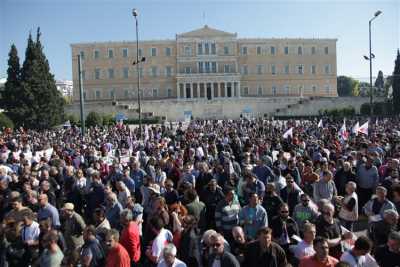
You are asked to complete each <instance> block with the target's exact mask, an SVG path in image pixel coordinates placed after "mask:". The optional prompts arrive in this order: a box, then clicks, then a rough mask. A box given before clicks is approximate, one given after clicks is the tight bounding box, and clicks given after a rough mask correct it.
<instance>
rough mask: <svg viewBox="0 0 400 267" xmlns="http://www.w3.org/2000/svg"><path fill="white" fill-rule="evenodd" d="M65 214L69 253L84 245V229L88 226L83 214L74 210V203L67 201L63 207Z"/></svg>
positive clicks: (65, 230) (65, 231) (65, 234)
mask: <svg viewBox="0 0 400 267" xmlns="http://www.w3.org/2000/svg"><path fill="white" fill-rule="evenodd" d="M62 210H63V212H64V216H65V222H64V232H63V234H64V237H65V242H66V243H67V255H69V254H71V253H72V252H73V251H75V250H76V249H78V248H80V247H81V246H82V245H83V243H84V242H83V230H84V229H85V228H86V224H85V221H84V220H83V219H82V217H81V215H79V214H78V213H76V212H75V211H74V204H72V203H65V204H64V207H63V208H62Z"/></svg>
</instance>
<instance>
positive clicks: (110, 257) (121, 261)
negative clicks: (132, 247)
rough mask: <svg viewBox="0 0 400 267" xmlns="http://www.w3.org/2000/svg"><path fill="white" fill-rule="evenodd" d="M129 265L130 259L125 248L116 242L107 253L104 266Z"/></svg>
mask: <svg viewBox="0 0 400 267" xmlns="http://www.w3.org/2000/svg"><path fill="white" fill-rule="evenodd" d="M116 266H118V267H131V259H130V258H129V255H128V252H126V249H125V248H124V247H123V246H121V244H118V245H117V246H116V247H115V248H112V249H111V250H110V251H109V252H108V254H107V261H106V267H116Z"/></svg>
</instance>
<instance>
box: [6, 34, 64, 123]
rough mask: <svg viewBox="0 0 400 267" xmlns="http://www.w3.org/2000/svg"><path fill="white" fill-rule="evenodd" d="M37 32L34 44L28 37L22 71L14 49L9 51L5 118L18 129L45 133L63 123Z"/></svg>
mask: <svg viewBox="0 0 400 267" xmlns="http://www.w3.org/2000/svg"><path fill="white" fill-rule="evenodd" d="M40 35H41V34H40V29H38V31H37V35H36V42H34V41H33V39H32V35H31V34H29V37H28V44H27V48H26V51H25V61H24V63H23V67H22V69H21V70H20V69H19V59H18V55H17V50H16V48H15V46H12V47H11V50H10V54H9V57H10V59H9V62H8V65H9V67H8V70H9V71H8V73H7V74H8V77H7V80H10V82H9V84H8V85H7V86H6V87H7V88H6V90H5V92H4V93H3V100H4V102H3V104H4V105H3V106H4V108H5V110H6V114H7V115H9V116H10V118H11V119H12V120H13V121H14V123H15V124H16V125H17V126H24V127H26V128H31V129H47V128H50V127H52V126H54V125H57V124H60V123H62V122H63V121H62V119H63V117H64V116H63V113H64V103H65V101H64V100H63V98H62V96H61V94H60V93H59V92H58V90H57V88H56V84H55V80H54V76H53V75H52V74H51V73H50V67H49V62H48V61H47V59H46V56H45V55H44V53H43V47H42V44H41V42H40Z"/></svg>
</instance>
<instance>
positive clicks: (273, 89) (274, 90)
mask: <svg viewBox="0 0 400 267" xmlns="http://www.w3.org/2000/svg"><path fill="white" fill-rule="evenodd" d="M272 95H274V96H275V95H276V86H274V85H273V86H272Z"/></svg>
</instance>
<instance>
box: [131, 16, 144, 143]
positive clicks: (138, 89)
mask: <svg viewBox="0 0 400 267" xmlns="http://www.w3.org/2000/svg"><path fill="white" fill-rule="evenodd" d="M132 15H133V16H134V17H135V21H136V61H135V62H133V65H136V70H137V102H138V113H139V138H142V109H141V106H140V72H139V63H140V62H141V61H144V58H142V59H141V61H140V62H139V25H138V18H137V17H138V15H139V13H138V12H137V10H136V8H134V9H133V10H132Z"/></svg>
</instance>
